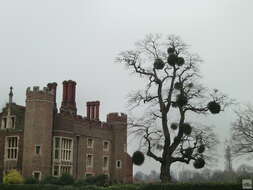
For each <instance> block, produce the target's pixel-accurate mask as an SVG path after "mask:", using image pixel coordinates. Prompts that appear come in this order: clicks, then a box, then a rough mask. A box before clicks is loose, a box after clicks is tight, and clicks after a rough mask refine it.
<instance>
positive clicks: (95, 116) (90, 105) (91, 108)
mask: <svg viewBox="0 0 253 190" xmlns="http://www.w3.org/2000/svg"><path fill="white" fill-rule="evenodd" d="M99 105H100V102H99V101H93V102H87V118H88V119H89V120H97V121H99Z"/></svg>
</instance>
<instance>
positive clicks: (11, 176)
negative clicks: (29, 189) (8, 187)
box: [3, 170, 24, 184]
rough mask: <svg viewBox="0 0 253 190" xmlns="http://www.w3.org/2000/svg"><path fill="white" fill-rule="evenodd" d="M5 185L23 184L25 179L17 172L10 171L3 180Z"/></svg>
mask: <svg viewBox="0 0 253 190" xmlns="http://www.w3.org/2000/svg"><path fill="white" fill-rule="evenodd" d="M3 183H4V184H22V183H24V178H23V177H22V175H21V174H20V173H19V172H18V171H17V170H10V171H9V173H8V174H7V175H5V176H4V179H3Z"/></svg>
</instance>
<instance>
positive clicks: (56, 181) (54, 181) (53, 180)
mask: <svg viewBox="0 0 253 190" xmlns="http://www.w3.org/2000/svg"><path fill="white" fill-rule="evenodd" d="M41 183H42V184H54V185H57V184H59V179H58V178H57V177H53V176H46V177H45V178H44V179H43V180H42V181H41Z"/></svg>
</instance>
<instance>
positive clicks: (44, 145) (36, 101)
mask: <svg viewBox="0 0 253 190" xmlns="http://www.w3.org/2000/svg"><path fill="white" fill-rule="evenodd" d="M54 108H55V92H54V91H53V90H51V91H50V90H49V89H48V88H47V87H44V88H43V89H42V90H40V89H39V87H33V89H31V88H27V91H26V112H25V127H24V149H23V164H22V168H23V169H22V173H23V176H24V177H29V176H32V175H36V177H38V178H42V177H44V176H48V175H51V160H52V153H51V152H52V143H51V142H52V129H53V115H54ZM38 175H39V176H38Z"/></svg>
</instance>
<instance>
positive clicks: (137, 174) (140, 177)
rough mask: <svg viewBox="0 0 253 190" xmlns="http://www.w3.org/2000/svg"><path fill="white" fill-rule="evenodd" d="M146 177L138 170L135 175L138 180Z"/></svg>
mask: <svg viewBox="0 0 253 190" xmlns="http://www.w3.org/2000/svg"><path fill="white" fill-rule="evenodd" d="M145 178H146V177H145V174H144V173H143V172H141V171H138V172H136V173H135V175H134V179H136V180H137V181H144V180H145Z"/></svg>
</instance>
